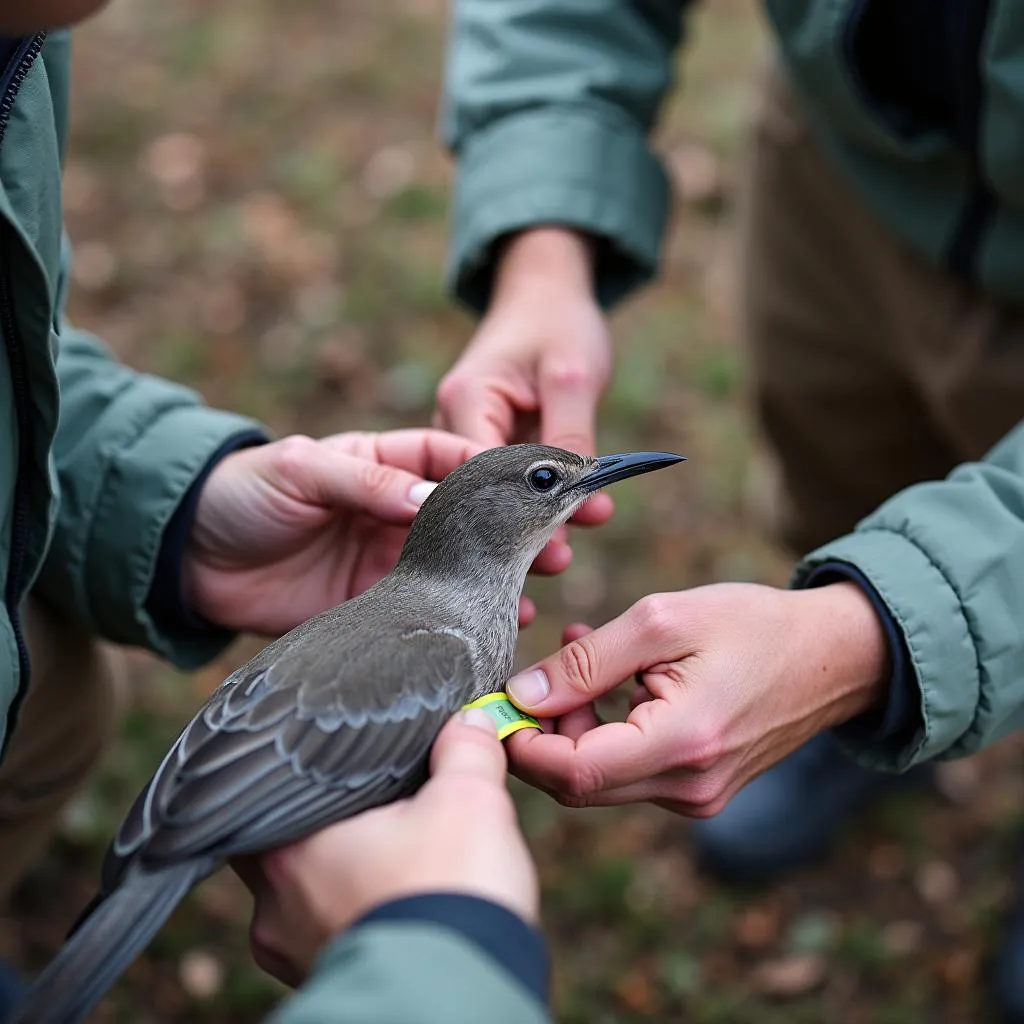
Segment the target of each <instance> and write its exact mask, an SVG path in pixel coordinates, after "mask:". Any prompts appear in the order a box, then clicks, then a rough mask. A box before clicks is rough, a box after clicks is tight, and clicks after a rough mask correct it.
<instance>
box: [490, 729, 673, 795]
mask: <svg viewBox="0 0 1024 1024" xmlns="http://www.w3.org/2000/svg"><path fill="white" fill-rule="evenodd" d="M665 718H667V716H665ZM656 722H657V719H656V718H655V716H650V717H649V718H647V719H646V720H645V721H644V722H642V723H637V722H629V721H627V722H608V723H607V724H605V725H599V726H598V727H597V728H596V729H591V730H588V731H586V732H584V733H583V734H582V735H581V736H580V737H579V738H578V739H575V740H574V739H572V738H571V737H569V736H564V735H561V734H557V733H546V732H545V733H542V732H538V731H537V730H534V729H523V730H522V731H521V732H519V733H516V734H515V735H513V736H511V737H509V739H508V741H507V744H508V755H509V758H510V759H511V761H512V763H513V764H514V765H515V766H516V769H517V774H519V773H522V774H523V775H525V776H526V777H528V778H529V779H530V780H532V781H534V783H535V784H538V785H540V786H542V787H543V788H545V789H550V790H553V791H555V792H558V793H562V794H567V795H569V796H570V797H573V798H587V799H590V798H596V797H597V795H598V794H601V793H604V792H607V791H610V790H615V789H620V788H622V787H624V786H634V785H637V784H639V783H645V782H647V781H648V780H650V779H652V778H653V777H654V776H657V775H660V774H662V772H664V771H667V770H669V769H671V768H672V767H673V753H674V747H675V743H674V739H675V737H674V736H673V734H672V730H671V729H670V728H669V726H668V723H667V722H666V721H662V722H661V723H660V724H652V723H656ZM644 799H646V797H644Z"/></svg>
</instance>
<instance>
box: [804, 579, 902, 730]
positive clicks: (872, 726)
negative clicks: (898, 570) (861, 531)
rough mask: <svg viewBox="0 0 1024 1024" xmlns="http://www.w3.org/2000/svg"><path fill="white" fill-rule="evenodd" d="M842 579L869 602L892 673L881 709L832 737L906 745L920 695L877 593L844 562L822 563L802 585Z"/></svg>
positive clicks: (899, 635)
mask: <svg viewBox="0 0 1024 1024" xmlns="http://www.w3.org/2000/svg"><path fill="white" fill-rule="evenodd" d="M843 580H849V581H850V582H853V583H856V584H857V585H858V586H859V587H860V588H861V590H862V591H863V592H864V595H865V596H866V597H867V599H868V600H869V601H870V602H871V606H872V607H873V608H874V610H875V614H876V615H877V616H878V619H879V621H880V622H881V624H882V628H883V629H884V630H885V636H886V640H887V642H888V647H889V658H890V664H891V665H892V672H891V675H890V677H889V686H888V689H887V694H888V697H887V699H886V703H885V706H884V707H883V708H880V709H879V710H877V711H868V712H866V713H865V714H863V715H858V716H857V717H856V718H853V719H851V720H850V721H848V722H845V723H843V724H842V725H841V726H838V727H837V728H835V729H833V730H832V732H833V735H835V737H836V738H837V739H838V740H839V741H840V742H842V741H844V740H845V741H846V742H847V743H860V744H872V743H873V744H878V743H882V742H883V741H886V740H889V741H892V742H894V743H902V744H906V743H909V742H910V741H911V740H912V739H913V738H914V736H915V735H916V734H917V732H918V730H919V729H920V728H921V725H922V722H921V701H920V695H919V694H918V693H917V686H916V683H917V681H916V679H915V678H914V674H913V672H912V670H911V667H910V653H909V652H908V651H907V644H906V641H905V640H904V639H903V634H902V633H901V632H900V630H899V627H898V626H897V625H896V620H895V619H894V618H893V617H892V615H891V614H890V612H889V609H888V608H887V607H886V606H885V602H884V601H883V600H882V598H881V597H880V596H879V594H878V591H877V590H875V588H874V587H873V586H872V585H871V581H870V580H869V579H868V578H867V577H866V576H865V575H864V574H863V573H862V572H861V571H860V570H859V569H857V568H856V567H855V566H852V565H847V564H846V563H844V562H823V563H822V564H821V565H818V566H816V567H815V568H814V569H812V570H811V571H810V573H808V575H807V576H806V577H805V578H804V580H803V583H802V586H803V588H804V589H808V590H809V589H810V588H811V587H822V586H826V585H827V584H829V583H838V582H841V581H843Z"/></svg>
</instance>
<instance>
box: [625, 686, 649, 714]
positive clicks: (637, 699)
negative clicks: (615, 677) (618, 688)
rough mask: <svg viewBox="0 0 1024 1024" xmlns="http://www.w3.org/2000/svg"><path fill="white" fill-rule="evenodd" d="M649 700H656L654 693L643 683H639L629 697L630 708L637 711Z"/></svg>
mask: <svg viewBox="0 0 1024 1024" xmlns="http://www.w3.org/2000/svg"><path fill="white" fill-rule="evenodd" d="M649 700H654V695H653V694H652V693H651V691H650V690H648V689H647V687H646V686H644V685H643V683H637V685H636V686H634V687H633V692H632V693H631V694H630V697H629V710H630V711H635V710H636V709H637V708H638V707H640V705H641V704H646V703H647V702H648V701H649Z"/></svg>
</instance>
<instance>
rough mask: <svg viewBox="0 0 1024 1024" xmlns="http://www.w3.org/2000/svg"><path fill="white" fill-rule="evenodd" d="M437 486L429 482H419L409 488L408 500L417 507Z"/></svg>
mask: <svg viewBox="0 0 1024 1024" xmlns="http://www.w3.org/2000/svg"><path fill="white" fill-rule="evenodd" d="M436 486H437V484H435V483H433V482H432V481H430V480H421V481H420V482H419V483H418V484H413V485H412V487H410V488H409V500H410V501H411V502H412V503H413V504H414V505H416V506H417V507H418V506H420V505H422V504H423V502H425V501H426V500H427V498H428V497H429V495H430V492H431V491H432V490H433V489H434V488H435V487H436Z"/></svg>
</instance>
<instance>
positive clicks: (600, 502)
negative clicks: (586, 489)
mask: <svg viewBox="0 0 1024 1024" xmlns="http://www.w3.org/2000/svg"><path fill="white" fill-rule="evenodd" d="M614 512H615V502H614V501H613V500H612V496H611V495H610V494H605V492H604V491H598V492H597V493H596V494H593V495H592V496H591V497H590V498H588V499H587V500H586V501H585V502H584V503H583V504H582V505H580V507H579V508H578V509H577V510H576V511H575V512H574V513H573V516H572V518H571V519H570V520H569V522H570V523H575V524H576V525H577V526H601V525H602V524H603V523H607V522H608V520H609V519H611V517H612V515H613V514H614Z"/></svg>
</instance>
